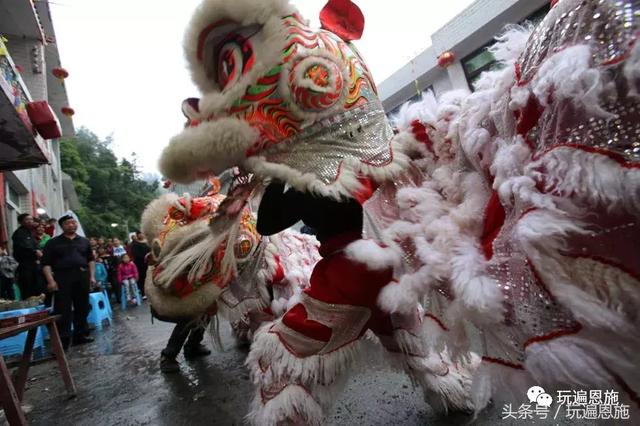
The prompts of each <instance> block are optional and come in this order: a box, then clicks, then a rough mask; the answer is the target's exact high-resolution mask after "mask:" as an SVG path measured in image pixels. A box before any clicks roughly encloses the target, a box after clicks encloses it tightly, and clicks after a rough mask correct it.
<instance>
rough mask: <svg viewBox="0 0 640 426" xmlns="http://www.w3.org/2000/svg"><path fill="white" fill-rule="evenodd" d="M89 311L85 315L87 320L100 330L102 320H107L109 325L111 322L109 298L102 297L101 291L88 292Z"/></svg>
mask: <svg viewBox="0 0 640 426" xmlns="http://www.w3.org/2000/svg"><path fill="white" fill-rule="evenodd" d="M89 305H90V309H91V310H90V311H89V315H88V316H87V322H88V323H89V324H93V325H95V326H96V329H98V330H102V321H104V320H107V321H109V325H111V324H112V323H113V317H112V316H111V312H110V309H109V307H108V306H109V300H108V299H107V298H105V297H104V294H102V292H98V293H90V294H89Z"/></svg>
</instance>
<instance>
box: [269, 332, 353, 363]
mask: <svg viewBox="0 0 640 426" xmlns="http://www.w3.org/2000/svg"><path fill="white" fill-rule="evenodd" d="M269 333H273V334H275V335H276V336H278V339H280V343H282V346H284V347H285V349H286V350H287V352H289V353H290V354H291V355H293V356H295V357H296V358H306V357H303V356H301V355H299V354H298V353H297V352H296V351H294V350H293V348H292V347H291V346H289V344H288V343H287V342H286V341H285V340H284V339H283V338H282V336H281V335H280V333H278V332H277V331H275V330H273V329H271V330H269ZM360 337H362V335H360V336H358V337H356V338H355V339H353V340H350V341H348V342H347V343H345V344H344V345H342V346H340V347H339V348H336V349H334V350H332V351H331V352H327V353H325V354H323V356H324V355H329V354H332V353H334V352H337V351H339V350H340V349H342V348H344V347H345V346H348V345H350V344H352V343H353V342H356V341H358V340H360Z"/></svg>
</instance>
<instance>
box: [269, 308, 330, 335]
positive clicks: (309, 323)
mask: <svg viewBox="0 0 640 426" xmlns="http://www.w3.org/2000/svg"><path fill="white" fill-rule="evenodd" d="M282 323H283V324H284V325H286V326H287V327H289V328H290V329H292V330H295V331H297V332H298V333H300V334H304V335H305V336H308V337H309V338H311V339H313V340H319V341H321V342H328V341H329V340H330V339H331V329H330V328H329V327H327V326H326V325H323V324H320V323H319V322H317V321H313V320H310V319H308V318H307V310H306V309H305V307H304V305H302V304H297V305H295V306H294V307H293V308H291V309H289V310H288V311H287V313H286V314H284V316H283V317H282ZM281 340H282V339H281Z"/></svg>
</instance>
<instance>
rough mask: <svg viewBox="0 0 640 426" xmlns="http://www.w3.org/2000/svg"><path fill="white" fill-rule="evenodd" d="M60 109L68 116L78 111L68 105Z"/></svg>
mask: <svg viewBox="0 0 640 426" xmlns="http://www.w3.org/2000/svg"><path fill="white" fill-rule="evenodd" d="M60 110H61V111H62V113H63V114H64V115H66V116H67V117H73V114H75V113H76V112H75V111H74V109H73V108H71V107H68V106H66V107H62V108H60Z"/></svg>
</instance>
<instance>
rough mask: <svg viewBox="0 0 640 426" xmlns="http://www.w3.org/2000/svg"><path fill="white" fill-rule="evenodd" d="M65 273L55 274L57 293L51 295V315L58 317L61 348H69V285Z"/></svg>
mask: <svg viewBox="0 0 640 426" xmlns="http://www.w3.org/2000/svg"><path fill="white" fill-rule="evenodd" d="M67 275H68V274H67V273H64V272H56V274H55V280H56V283H58V291H56V292H55V293H53V296H52V298H53V314H54V315H60V316H61V317H60V319H58V323H57V325H58V332H59V333H60V340H61V341H62V346H64V347H65V349H66V348H68V347H69V343H70V342H71V306H72V302H71V284H70V283H69V277H68V276H67Z"/></svg>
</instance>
